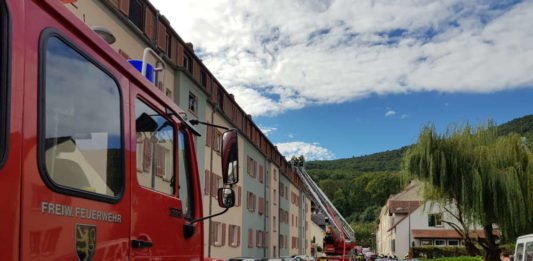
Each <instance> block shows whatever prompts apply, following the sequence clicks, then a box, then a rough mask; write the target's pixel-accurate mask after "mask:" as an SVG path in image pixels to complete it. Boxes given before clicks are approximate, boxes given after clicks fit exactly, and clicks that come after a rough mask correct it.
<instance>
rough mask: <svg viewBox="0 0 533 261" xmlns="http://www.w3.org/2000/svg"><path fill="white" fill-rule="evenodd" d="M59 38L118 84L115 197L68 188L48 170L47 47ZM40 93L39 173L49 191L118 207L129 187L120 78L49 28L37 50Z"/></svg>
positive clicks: (38, 127) (65, 37)
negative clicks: (118, 118) (118, 149)
mask: <svg viewBox="0 0 533 261" xmlns="http://www.w3.org/2000/svg"><path fill="white" fill-rule="evenodd" d="M54 37H55V38H57V39H58V40H60V41H61V42H63V43H64V44H65V45H66V46H68V47H70V48H71V49H72V50H73V51H75V52H77V53H78V54H79V55H80V56H82V57H83V58H85V59H86V60H87V62H90V63H91V64H92V65H94V66H95V67H96V68H98V69H100V70H101V71H102V72H103V73H104V74H106V75H108V76H109V77H110V78H111V80H112V81H113V82H114V83H115V85H116V87H117V90H118V95H119V102H120V106H119V109H120V135H121V138H120V145H121V149H120V158H121V165H120V168H121V172H120V173H119V177H118V185H119V190H118V191H117V194H116V196H107V195H103V194H99V193H95V192H90V191H85V190H81V189H76V188H72V187H67V186H64V185H61V184H58V183H56V182H55V181H53V180H52V179H51V178H50V175H49V173H48V170H47V168H46V159H45V152H46V151H45V147H44V145H45V129H46V128H44V126H45V124H46V111H45V108H46V99H45V96H44V95H45V89H46V86H45V85H46V48H47V47H48V40H49V39H50V38H54ZM38 59H39V60H38V71H37V72H38V88H37V89H38V91H37V97H38V101H37V113H38V114H37V115H38V119H37V141H38V142H37V165H38V169H39V174H40V176H41V178H42V180H43V181H44V183H45V184H46V186H48V188H50V189H51V190H52V191H54V192H57V193H60V194H65V195H68V196H74V197H79V198H85V199H89V200H94V201H101V202H106V203H112V204H116V203H118V202H119V201H120V200H121V199H122V198H123V197H124V192H125V188H126V184H125V180H126V157H125V151H126V150H125V132H124V128H125V127H124V96H123V93H122V88H121V85H120V84H119V82H118V80H117V78H116V77H115V76H114V75H113V74H112V73H111V72H110V70H109V69H107V67H105V66H104V65H102V64H101V63H100V62H99V61H98V60H97V59H96V58H94V57H93V56H92V55H90V54H88V53H87V52H86V51H84V50H83V49H82V47H79V46H78V45H77V44H75V43H74V42H73V41H72V40H71V39H70V38H69V37H67V36H66V35H65V34H63V33H62V32H60V31H59V30H57V29H55V28H46V29H44V30H43V31H42V32H41V37H40V40H39V50H38Z"/></svg>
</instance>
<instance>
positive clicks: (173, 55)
mask: <svg viewBox="0 0 533 261" xmlns="http://www.w3.org/2000/svg"><path fill="white" fill-rule="evenodd" d="M171 42H172V44H171V46H170V49H171V50H170V60H172V62H173V63H174V64H175V65H176V66H178V50H177V48H176V47H177V46H178V39H176V37H175V36H172V41H171Z"/></svg>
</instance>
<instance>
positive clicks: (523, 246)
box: [514, 234, 533, 261]
mask: <svg viewBox="0 0 533 261" xmlns="http://www.w3.org/2000/svg"><path fill="white" fill-rule="evenodd" d="M514 254H515V256H514V261H531V260H533V234H529V235H523V236H519V237H518V238H517V239H516V248H515V251H514Z"/></svg>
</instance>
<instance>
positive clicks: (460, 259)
mask: <svg viewBox="0 0 533 261" xmlns="http://www.w3.org/2000/svg"><path fill="white" fill-rule="evenodd" d="M431 261H483V258H482V257H480V256H456V257H439V258H435V259H431Z"/></svg>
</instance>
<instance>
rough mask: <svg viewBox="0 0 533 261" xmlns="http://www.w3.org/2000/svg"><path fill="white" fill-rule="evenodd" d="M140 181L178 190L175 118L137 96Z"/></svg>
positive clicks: (147, 185) (172, 191)
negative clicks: (169, 117)
mask: <svg viewBox="0 0 533 261" xmlns="http://www.w3.org/2000/svg"><path fill="white" fill-rule="evenodd" d="M135 126H136V127H135V132H136V144H137V145H136V148H137V152H136V155H137V157H136V159H137V163H136V166H137V181H138V182H139V184H140V185H141V186H143V187H145V188H149V189H151V190H154V191H157V192H160V193H164V194H167V195H171V196H173V195H174V194H175V183H176V182H175V170H174V150H175V140H174V135H175V130H174V125H173V123H172V121H171V120H169V119H167V117H166V116H164V114H162V113H159V112H157V111H156V110H155V109H154V108H153V107H151V106H150V105H148V104H147V103H145V102H144V101H142V100H139V99H137V100H135Z"/></svg>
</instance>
